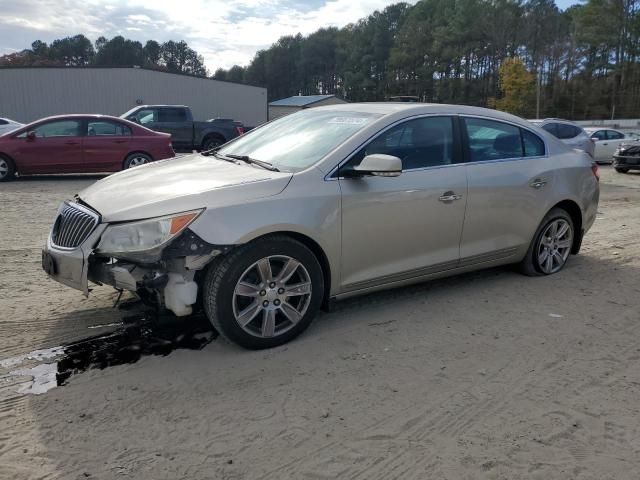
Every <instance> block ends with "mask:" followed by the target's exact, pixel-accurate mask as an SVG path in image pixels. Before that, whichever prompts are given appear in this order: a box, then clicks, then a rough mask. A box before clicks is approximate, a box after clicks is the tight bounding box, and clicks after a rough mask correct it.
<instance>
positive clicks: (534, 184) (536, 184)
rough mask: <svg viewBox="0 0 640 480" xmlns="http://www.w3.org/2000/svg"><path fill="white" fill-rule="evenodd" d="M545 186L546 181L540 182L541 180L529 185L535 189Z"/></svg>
mask: <svg viewBox="0 0 640 480" xmlns="http://www.w3.org/2000/svg"><path fill="white" fill-rule="evenodd" d="M546 184H547V181H546V180H542V179H541V178H536V179H535V180H534V181H533V182H531V183H530V184H529V186H531V187H533V188H536V189H540V188H542V187H544V186H545V185H546Z"/></svg>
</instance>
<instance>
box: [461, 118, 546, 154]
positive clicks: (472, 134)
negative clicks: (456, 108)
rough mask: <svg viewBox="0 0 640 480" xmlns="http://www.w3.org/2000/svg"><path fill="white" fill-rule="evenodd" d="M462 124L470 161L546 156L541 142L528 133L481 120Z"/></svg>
mask: <svg viewBox="0 0 640 480" xmlns="http://www.w3.org/2000/svg"><path fill="white" fill-rule="evenodd" d="M464 123H465V126H466V130H467V138H468V140H469V157H470V158H469V161H471V162H486V161H490V160H502V159H509V158H522V157H540V156H542V155H544V154H545V147H544V142H543V141H542V139H541V138H540V137H538V136H537V135H536V134H534V133H532V132H530V131H529V130H525V129H523V128H519V127H516V126H515V125H510V124H508V123H502V122H498V121H494V120H486V119H483V118H465V119H464Z"/></svg>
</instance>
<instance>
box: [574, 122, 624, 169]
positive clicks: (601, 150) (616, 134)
mask: <svg viewBox="0 0 640 480" xmlns="http://www.w3.org/2000/svg"><path fill="white" fill-rule="evenodd" d="M584 131H585V132H587V135H589V136H590V137H591V140H593V141H594V143H595V150H594V154H593V159H594V160H595V161H596V162H598V163H612V162H613V154H614V153H615V151H616V150H617V149H618V147H619V146H620V145H622V144H623V143H626V142H630V141H633V138H632V137H630V136H627V135H625V134H624V133H622V132H621V131H619V130H613V129H611V128H597V127H588V128H585V129H584Z"/></svg>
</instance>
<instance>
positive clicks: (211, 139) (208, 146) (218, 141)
mask: <svg viewBox="0 0 640 480" xmlns="http://www.w3.org/2000/svg"><path fill="white" fill-rule="evenodd" d="M224 143H225V142H224V138H222V137H218V136H217V135H210V136H208V137H206V138H205V139H204V140H203V141H202V151H207V150H212V149H214V148H216V147H219V146H220V145H222V144H224Z"/></svg>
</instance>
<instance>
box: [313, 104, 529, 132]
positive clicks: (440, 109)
mask: <svg viewBox="0 0 640 480" xmlns="http://www.w3.org/2000/svg"><path fill="white" fill-rule="evenodd" d="M313 110H324V111H336V112H361V113H371V114H378V115H393V114H405V116H411V115H423V114H425V115H426V114H435V113H441V114H446V115H452V114H460V115H474V116H485V117H490V118H495V119H496V120H504V121H507V122H512V123H518V124H520V125H522V126H525V127H526V126H527V121H526V120H524V119H523V118H521V117H517V116H515V115H511V114H510V113H505V112H501V111H499V110H493V109H490V108H483V107H472V106H468V105H452V104H446V103H407V102H370V103H341V104H336V105H326V106H322V107H315V108H314V109H313Z"/></svg>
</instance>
